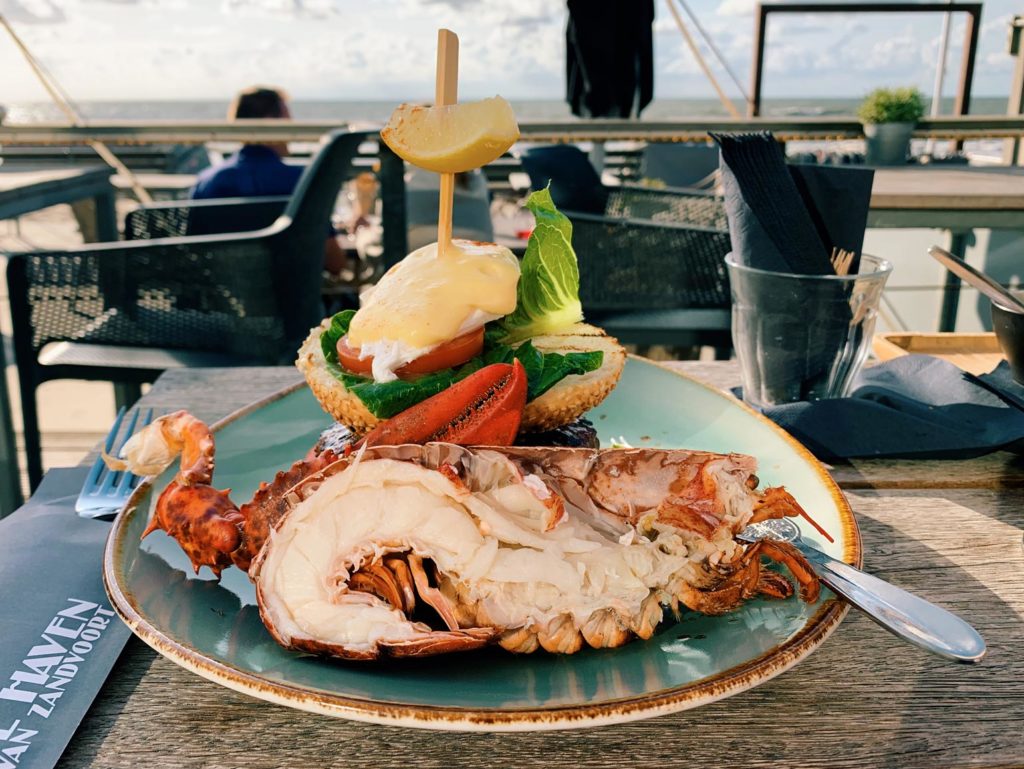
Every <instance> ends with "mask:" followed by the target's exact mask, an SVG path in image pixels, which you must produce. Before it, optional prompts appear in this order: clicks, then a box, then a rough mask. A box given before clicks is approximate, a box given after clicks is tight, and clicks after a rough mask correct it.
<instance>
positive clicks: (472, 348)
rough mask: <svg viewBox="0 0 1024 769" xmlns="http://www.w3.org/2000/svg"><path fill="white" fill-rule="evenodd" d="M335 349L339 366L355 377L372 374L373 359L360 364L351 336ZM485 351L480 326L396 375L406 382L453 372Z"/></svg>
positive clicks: (357, 351) (362, 361) (339, 343)
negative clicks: (355, 375)
mask: <svg viewBox="0 0 1024 769" xmlns="http://www.w3.org/2000/svg"><path fill="white" fill-rule="evenodd" d="M336 349H337V352H338V362H339V363H341V365H342V366H344V367H345V368H347V369H348V370H349V371H352V372H354V373H356V374H369V373H371V371H372V370H373V356H372V355H371V356H369V357H368V358H365V359H363V360H360V359H359V348H358V347H350V346H349V343H348V335H345V336H343V337H342V338H341V339H339V340H338V344H337V347H336ZM483 349H484V329H483V327H482V326H481V327H480V328H478V329H476V330H474V331H467V332H466V333H465V334H462V335H461V336H457V337H455V338H454V339H452V340H451V341H450V342H445V343H444V344H442V345H438V346H437V347H435V348H434V349H433V350H431V351H430V352H428V353H427V354H426V355H421V356H420V357H418V358H417V359H416V360H413V361H410V362H409V363H406V364H405V365H404V366H402V367H401V368H399V369H398V370H396V371H395V373H396V374H398V376H399V377H403V378H404V377H412V376H419V375H420V374H430V373H433V372H434V371H440V370H441V369H445V368H453V367H454V366H458V365H460V364H462V363H465V362H466V361H467V360H469V359H470V358H473V357H475V356H477V355H479V354H480V353H481V352H483Z"/></svg>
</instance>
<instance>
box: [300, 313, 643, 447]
mask: <svg viewBox="0 0 1024 769" xmlns="http://www.w3.org/2000/svg"><path fill="white" fill-rule="evenodd" d="M329 324H330V318H327V319H325V320H324V322H323V323H321V324H320V325H319V326H317V327H316V328H314V329H312V330H311V331H310V333H309V336H308V337H306V341H305V342H303V343H302V347H300V348H299V355H298V358H297V359H296V361H295V366H296V367H297V368H298V369H299V371H301V372H302V373H303V375H304V376H305V377H306V382H308V383H309V388H310V389H311V390H312V391H313V395H315V396H316V399H317V400H318V401H320V405H321V406H322V407H323V409H324V411H326V412H327V413H328V414H330V415H331V416H332V417H333V418H334V419H335V420H337V421H338V422H341V423H342V424H343V425H347V426H348V427H349V428H351V430H352V431H353V432H355V433H358V434H360V435H363V434H365V433H367V432H369V431H370V430H372V429H373V428H374V427H376V426H377V423H378V422H380V421H381V420H379V419H378V418H377V417H375V416H374V415H373V414H371V413H370V411H369V409H367V408H366V406H364V405H363V402H362V401H361V400H359V398H358V397H356V396H355V395H353V394H352V393H351V392H349V391H348V390H347V389H346V388H345V385H344V384H342V383H341V382H339V381H338V380H337V379H335V378H334V377H333V376H332V375H331V373H330V372H329V371H328V370H327V361H326V360H325V359H324V354H323V350H321V348H320V334H321V333H323V332H324V331H325V330H326V329H327V327H328V325H329ZM531 341H532V342H533V346H534V347H536V348H537V349H538V350H541V351H543V352H558V353H562V354H565V353H569V352H594V351H598V350H600V351H601V352H603V353H604V360H603V361H602V363H601V367H600V368H598V369H596V370H594V371H590V372H588V373H586V374H582V375H572V376H567V377H565V379H563V380H562V381H561V382H559V383H558V384H556V385H555V386H554V387H552V388H551V389H550V390H548V391H547V392H546V393H544V394H543V395H542V396H540V397H539V398H536V399H535V400H533V401H530V402H529V403H527V404H526V409H525V410H524V411H523V421H522V425H521V426H520V428H519V429H520V430H521V431H531V432H539V431H541V430H551V429H553V428H555V427H561V426H562V425H565V424H568V423H569V422H572V421H573V420H574V419H576V418H578V417H580V416H581V415H583V414H584V413H585V412H586V411H589V410H590V409H592V408H594V406H596V405H597V404H599V403H600V402H601V401H603V400H604V399H605V398H606V397H607V396H608V393H610V392H611V391H612V389H613V388H614V387H615V384H616V383H617V382H618V381H619V377H620V376H621V375H622V368H623V366H625V364H626V351H625V350H624V349H623V347H622V345H620V344H619V343H618V341H616V340H615V339H613V338H612V337H610V336H608V335H607V334H606V333H605V332H604V331H602V330H601V329H599V328H598V327H597V326H591V325H589V324H586V323H577V324H576V325H575V326H572V327H571V328H569V329H567V330H566V331H564V332H563V333H561V334H548V335H545V336H536V337H533V338H532V339H531Z"/></svg>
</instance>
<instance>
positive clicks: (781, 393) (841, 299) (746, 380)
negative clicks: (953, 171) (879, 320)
mask: <svg viewBox="0 0 1024 769" xmlns="http://www.w3.org/2000/svg"><path fill="white" fill-rule="evenodd" d="M725 263H726V266H727V267H728V270H729V281H730V285H731V287H732V340H733V346H734V347H735V348H736V357H737V358H738V359H739V363H740V369H741V373H742V377H743V399H744V400H745V401H747V402H748V403H750V404H752V405H754V406H757V407H759V408H763V407H765V406H771V405H775V404H780V403H792V402H794V401H807V400H820V399H822V398H842V397H843V396H845V395H847V394H849V391H850V385H851V384H852V382H853V377H854V375H855V374H856V373H857V371H858V370H859V369H860V367H861V365H862V364H863V363H864V360H865V358H867V354H868V348H869V346H870V343H871V336H872V334H873V333H874V329H875V318H876V316H877V314H878V305H879V302H880V301H881V299H882V289H883V288H884V287H885V281H886V279H887V278H888V277H889V273H891V272H892V265H891V264H890V263H889V262H887V261H885V260H884V259H879V258H878V257H875V256H868V255H866V254H865V255H864V256H862V257H861V259H860V265H859V268H858V270H857V272H856V274H849V275H796V274H792V273H782V272H769V271H766V270H758V269H755V268H753V267H746V266H744V265H741V264H739V263H738V262H737V261H736V260H735V258H734V256H733V255H732V254H728V255H727V256H726V258H725Z"/></svg>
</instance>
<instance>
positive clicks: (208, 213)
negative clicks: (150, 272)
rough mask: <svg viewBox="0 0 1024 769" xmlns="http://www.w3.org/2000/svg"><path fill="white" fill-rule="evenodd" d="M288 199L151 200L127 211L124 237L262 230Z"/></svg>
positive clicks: (275, 216) (172, 236) (145, 237)
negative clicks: (153, 201) (155, 201)
mask: <svg viewBox="0 0 1024 769" xmlns="http://www.w3.org/2000/svg"><path fill="white" fill-rule="evenodd" d="M289 200H290V197H289V196H287V195H280V196H273V197H265V198H217V199H214V200H172V201H165V202H160V203H151V204H150V205H147V206H140V207H139V208H136V209H135V210H134V211H129V212H128V215H127V216H126V217H125V220H124V238H125V240H154V239H156V238H183V237H187V236H190V235H213V234H216V233H222V232H252V231H254V230H262V229H263V228H264V227H269V226H270V225H271V224H273V223H274V222H275V221H276V220H277V217H279V216H280V215H281V213H282V212H283V211H284V209H285V207H286V206H287V205H288V201H289Z"/></svg>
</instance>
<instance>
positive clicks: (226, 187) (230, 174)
mask: <svg viewBox="0 0 1024 769" xmlns="http://www.w3.org/2000/svg"><path fill="white" fill-rule="evenodd" d="M265 118H278V119H283V120H287V119H289V118H291V112H290V111H289V109H288V102H287V99H286V98H285V95H284V94H283V93H282V92H281V91H278V90H276V89H273V88H263V87H253V88H247V89H245V90H244V91H242V92H241V93H239V94H238V96H236V97H235V99H234V101H232V102H231V106H230V107H229V108H228V119H229V120H253V119H265ZM287 154H288V145H287V144H285V143H284V142H281V143H276V144H246V145H244V146H243V147H242V148H241V149H240V150H239V151H238V152H236V153H235V154H234V155H232V156H231V157H230V158H228V159H227V160H225V161H224V162H222V163H218V164H217V165H214V166H211V167H210V168H207V169H206V170H204V171H203V172H202V173H200V174H199V177H198V178H197V179H196V184H195V186H194V187H193V188H192V193H191V197H192V199H193V200H207V199H210V198H251V197H268V196H274V195H291V194H292V192H294V190H295V187H296V185H297V184H298V183H299V177H301V176H302V172H303V168H302V166H296V165H290V164H288V163H285V162H284V160H282V158H283V157H284V156H286V155H287ZM347 266H348V257H347V256H346V254H345V251H344V249H343V248H342V247H341V244H340V243H339V242H338V239H337V238H336V237H335V235H334V231H333V229H332V230H331V232H330V234H329V235H328V237H327V241H326V243H325V246H324V269H326V270H327V271H328V272H330V273H332V274H335V275H336V274H338V273H340V272H341V271H342V270H344V269H345V268H346V267H347Z"/></svg>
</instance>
